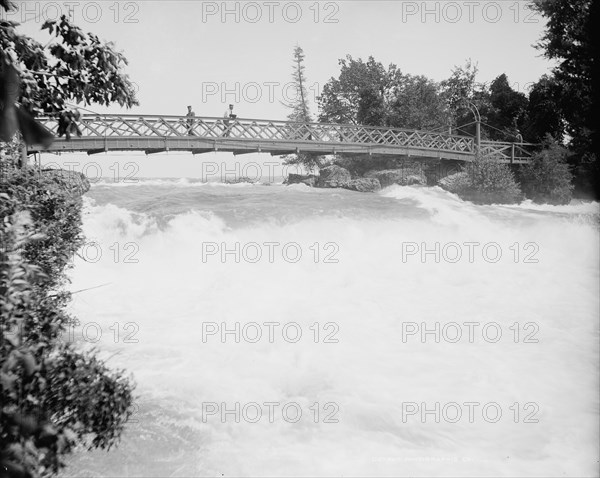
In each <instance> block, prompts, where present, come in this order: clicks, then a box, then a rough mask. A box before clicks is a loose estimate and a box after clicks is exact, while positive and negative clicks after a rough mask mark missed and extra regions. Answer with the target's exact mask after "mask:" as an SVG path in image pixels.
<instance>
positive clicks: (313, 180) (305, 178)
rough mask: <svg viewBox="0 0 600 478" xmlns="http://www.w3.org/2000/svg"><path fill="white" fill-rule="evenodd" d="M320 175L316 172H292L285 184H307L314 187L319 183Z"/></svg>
mask: <svg viewBox="0 0 600 478" xmlns="http://www.w3.org/2000/svg"><path fill="white" fill-rule="evenodd" d="M318 179H319V177H318V176H315V175H314V174H307V175H303V174H293V173H290V174H289V176H288V178H287V179H286V180H285V182H284V184H287V185H290V184H306V185H307V186H310V187H314V186H315V185H316V184H317V180H318Z"/></svg>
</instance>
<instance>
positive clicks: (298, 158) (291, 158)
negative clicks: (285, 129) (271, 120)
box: [284, 46, 322, 172]
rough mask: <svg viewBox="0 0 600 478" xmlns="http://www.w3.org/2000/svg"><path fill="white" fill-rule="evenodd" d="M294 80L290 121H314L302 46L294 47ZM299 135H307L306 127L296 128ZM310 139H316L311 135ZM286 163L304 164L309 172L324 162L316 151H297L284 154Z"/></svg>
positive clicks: (290, 102)
mask: <svg viewBox="0 0 600 478" xmlns="http://www.w3.org/2000/svg"><path fill="white" fill-rule="evenodd" d="M292 81H293V82H294V85H295V87H296V88H295V90H296V97H295V98H294V99H293V100H292V101H289V102H288V103H285V106H287V107H288V108H289V109H290V113H289V114H288V115H287V119H288V121H291V122H294V123H302V124H307V123H312V121H313V119H312V115H311V113H310V107H309V103H308V93H307V90H306V76H305V75H304V51H303V50H302V48H301V47H300V46H296V47H295V48H294V64H293V71H292ZM295 130H296V131H298V135H299V137H303V136H304V135H306V129H305V128H304V127H298V128H295ZM309 138H310V139H316V138H314V137H313V136H312V135H309ZM284 164H296V165H302V166H304V167H305V168H306V169H307V170H308V171H309V172H312V171H313V170H315V169H319V168H320V166H321V164H322V156H321V155H318V154H314V153H297V154H288V155H286V156H284Z"/></svg>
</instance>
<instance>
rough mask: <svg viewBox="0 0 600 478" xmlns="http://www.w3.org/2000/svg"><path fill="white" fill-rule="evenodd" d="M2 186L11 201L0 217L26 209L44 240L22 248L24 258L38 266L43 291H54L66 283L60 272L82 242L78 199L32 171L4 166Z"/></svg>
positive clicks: (53, 181) (7, 203)
mask: <svg viewBox="0 0 600 478" xmlns="http://www.w3.org/2000/svg"><path fill="white" fill-rule="evenodd" d="M2 184H3V189H4V188H6V190H7V191H10V195H11V198H12V199H13V200H12V201H5V202H3V203H1V204H0V216H2V217H9V216H11V215H13V214H14V213H16V212H17V211H18V210H20V209H21V208H23V207H25V208H27V210H28V211H29V214H30V215H31V218H32V220H33V221H34V223H35V224H36V230H37V231H38V232H39V233H40V234H43V236H44V237H43V238H40V239H39V240H38V241H36V242H35V243H28V244H26V245H25V246H24V250H23V255H24V259H25V260H26V261H27V262H29V263H32V264H36V265H38V266H39V267H40V269H41V271H42V272H43V273H44V275H45V279H44V280H43V281H42V282H41V285H43V287H44V288H46V289H48V290H49V289H55V288H57V287H58V286H60V285H62V284H63V283H64V281H65V280H66V276H65V274H64V271H65V269H66V268H67V266H69V264H70V260H71V258H72V257H73V254H75V252H76V251H77V250H78V249H79V248H80V247H81V246H82V245H83V243H84V238H83V235H82V232H81V213H80V212H81V198H80V197H78V196H77V195H73V194H72V192H71V191H70V189H69V188H63V187H59V186H57V184H56V182H55V180H54V179H53V178H52V177H50V176H47V175H39V174H37V173H36V172H35V171H34V170H32V169H25V170H17V169H15V168H11V167H4V168H3V178H2Z"/></svg>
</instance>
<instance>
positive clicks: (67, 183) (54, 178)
mask: <svg viewBox="0 0 600 478" xmlns="http://www.w3.org/2000/svg"><path fill="white" fill-rule="evenodd" d="M42 175H43V176H44V177H45V178H46V179H48V180H50V181H51V182H53V183H55V184H56V185H57V186H58V187H60V188H61V189H63V190H66V191H69V192H71V193H72V194H73V195H76V196H82V195H83V194H85V193H86V192H88V191H89V190H90V182H89V181H88V178H86V177H85V175H84V174H83V173H80V172H77V171H67V170H66V169H44V170H42Z"/></svg>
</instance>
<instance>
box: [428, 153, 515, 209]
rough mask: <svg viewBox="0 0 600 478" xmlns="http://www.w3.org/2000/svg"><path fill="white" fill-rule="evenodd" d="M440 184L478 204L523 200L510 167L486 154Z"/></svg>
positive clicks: (512, 202)
mask: <svg viewBox="0 0 600 478" xmlns="http://www.w3.org/2000/svg"><path fill="white" fill-rule="evenodd" d="M440 186H442V187H443V188H444V189H447V190H448V191H450V192H453V193H455V194H457V195H458V196H460V197H461V198H462V199H465V200H467V201H472V202H474V203H477V204H514V203H517V202H519V201H520V200H521V199H522V192H521V188H520V187H519V185H518V183H517V182H516V180H515V177H514V174H513V173H512V171H511V170H510V168H509V167H508V166H507V165H506V164H503V163H499V162H498V161H496V160H493V159H490V158H485V157H478V158H476V159H475V161H473V162H471V163H469V164H468V165H467V166H466V167H465V168H464V170H463V171H462V172H460V173H457V174H456V175H454V177H452V178H448V180H446V181H444V180H442V181H440Z"/></svg>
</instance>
